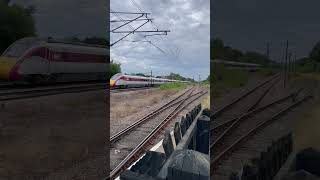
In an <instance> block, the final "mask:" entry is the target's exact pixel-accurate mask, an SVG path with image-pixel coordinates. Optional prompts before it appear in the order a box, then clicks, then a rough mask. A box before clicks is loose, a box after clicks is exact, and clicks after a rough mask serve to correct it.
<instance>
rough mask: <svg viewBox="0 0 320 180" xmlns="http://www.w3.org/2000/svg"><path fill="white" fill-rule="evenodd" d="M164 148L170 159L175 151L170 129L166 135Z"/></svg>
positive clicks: (163, 143)
mask: <svg viewBox="0 0 320 180" xmlns="http://www.w3.org/2000/svg"><path fill="white" fill-rule="evenodd" d="M162 146H163V149H164V152H165V153H166V156H167V157H169V156H170V155H171V154H172V152H173V151H174V148H173V142H172V138H171V135H170V130H168V129H167V130H166V132H165V133H164V138H163V142H162Z"/></svg>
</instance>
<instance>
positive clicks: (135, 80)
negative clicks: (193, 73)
mask: <svg viewBox="0 0 320 180" xmlns="http://www.w3.org/2000/svg"><path fill="white" fill-rule="evenodd" d="M173 82H182V83H187V82H189V81H178V80H172V79H164V78H155V77H143V76H133V75H126V74H123V73H118V74H115V75H113V76H112V77H111V79H110V87H111V88H130V87H146V86H155V85H160V84H164V83H173Z"/></svg>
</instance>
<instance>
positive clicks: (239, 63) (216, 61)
mask: <svg viewBox="0 0 320 180" xmlns="http://www.w3.org/2000/svg"><path fill="white" fill-rule="evenodd" d="M213 62H215V63H219V64H229V65H240V66H241V65H243V66H261V65H260V64H255V63H245V62H237V61H225V60H221V59H214V60H213Z"/></svg>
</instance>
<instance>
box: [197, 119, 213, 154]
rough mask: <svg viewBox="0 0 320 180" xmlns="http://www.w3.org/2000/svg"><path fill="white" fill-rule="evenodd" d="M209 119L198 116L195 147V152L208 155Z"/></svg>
mask: <svg viewBox="0 0 320 180" xmlns="http://www.w3.org/2000/svg"><path fill="white" fill-rule="evenodd" d="M209 129H210V118H209V117H207V116H200V117H199V119H198V122H197V135H196V137H197V140H196V142H197V146H196V150H197V151H199V152H201V153H204V154H209V138H210V130H209Z"/></svg>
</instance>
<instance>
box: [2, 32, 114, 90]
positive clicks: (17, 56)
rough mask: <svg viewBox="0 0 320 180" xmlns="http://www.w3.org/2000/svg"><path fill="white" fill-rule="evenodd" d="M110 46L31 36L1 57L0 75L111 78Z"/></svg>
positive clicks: (56, 79) (63, 79)
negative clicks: (109, 66)
mask: <svg viewBox="0 0 320 180" xmlns="http://www.w3.org/2000/svg"><path fill="white" fill-rule="evenodd" d="M108 58H109V55H108V51H107V48H106V47H103V46H95V45H88V44H83V43H66V42H62V41H55V40H52V39H40V38H34V37H28V38H23V39H20V40H18V41H16V42H14V43H13V44H12V45H11V46H9V47H8V48H7V49H6V50H5V51H4V53H3V54H2V56H1V57H0V79H4V80H9V81H23V82H30V83H34V84H37V83H43V82H45V83H47V82H67V81H89V80H105V81H106V80H107V71H108Z"/></svg>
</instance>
